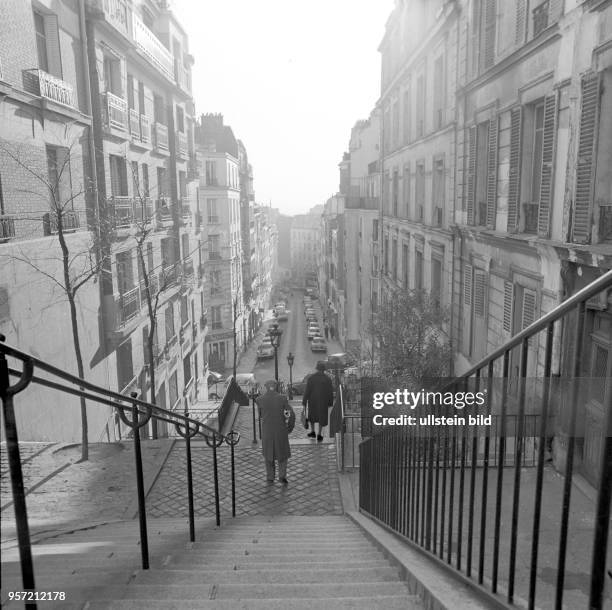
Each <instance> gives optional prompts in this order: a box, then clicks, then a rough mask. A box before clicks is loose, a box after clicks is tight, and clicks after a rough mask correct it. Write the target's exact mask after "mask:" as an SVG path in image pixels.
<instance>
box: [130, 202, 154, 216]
mask: <svg viewBox="0 0 612 610" xmlns="http://www.w3.org/2000/svg"><path fill="white" fill-rule="evenodd" d="M133 218H134V221H135V222H143V221H149V220H151V219H152V218H153V202H152V201H151V199H149V198H148V197H143V198H136V199H134V215H133Z"/></svg>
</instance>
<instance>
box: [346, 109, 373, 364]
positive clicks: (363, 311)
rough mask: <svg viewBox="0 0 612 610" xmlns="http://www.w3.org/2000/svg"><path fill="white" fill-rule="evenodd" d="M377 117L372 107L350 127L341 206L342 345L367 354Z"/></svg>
mask: <svg viewBox="0 0 612 610" xmlns="http://www.w3.org/2000/svg"><path fill="white" fill-rule="evenodd" d="M379 143H380V120H379V114H378V112H377V111H373V112H372V114H371V115H370V117H369V118H368V119H367V120H362V121H357V123H355V125H354V127H353V129H352V130H351V138H350V142H349V150H348V155H347V162H348V163H347V164H346V166H347V170H348V172H347V177H348V185H347V186H348V193H347V199H346V206H345V210H344V217H345V231H346V238H345V248H346V256H345V260H346V294H347V295H348V298H347V299H346V308H345V311H346V345H345V348H346V350H347V351H350V352H351V353H354V354H355V355H360V357H361V358H362V359H363V360H368V359H369V358H371V353H372V339H371V334H370V332H369V327H370V324H371V321H372V316H373V315H374V314H375V313H376V306H377V304H378V303H377V301H378V298H377V295H378V292H379V279H380V278H379V272H380V264H379V260H380V253H379V234H380V231H379V222H380V218H379V207H380V172H379V167H380V160H379V157H380V152H379Z"/></svg>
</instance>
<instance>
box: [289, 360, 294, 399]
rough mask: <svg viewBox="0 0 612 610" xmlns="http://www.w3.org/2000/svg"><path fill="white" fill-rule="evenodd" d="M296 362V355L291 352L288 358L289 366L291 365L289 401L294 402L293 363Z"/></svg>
mask: <svg viewBox="0 0 612 610" xmlns="http://www.w3.org/2000/svg"><path fill="white" fill-rule="evenodd" d="M294 360H295V357H294V355H293V354H292V353H291V352H289V355H288V356H287V364H288V365H289V400H293V361H294Z"/></svg>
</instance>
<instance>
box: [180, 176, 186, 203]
mask: <svg viewBox="0 0 612 610" xmlns="http://www.w3.org/2000/svg"><path fill="white" fill-rule="evenodd" d="M178 187H179V197H180V198H181V199H186V198H187V174H186V173H185V172H182V171H179V173H178Z"/></svg>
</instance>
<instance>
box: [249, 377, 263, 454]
mask: <svg viewBox="0 0 612 610" xmlns="http://www.w3.org/2000/svg"><path fill="white" fill-rule="evenodd" d="M248 396H249V398H250V399H251V400H252V401H253V444H254V445H256V444H257V431H256V428H255V399H256V398H257V397H258V396H259V392H258V391H257V390H256V389H255V388H254V387H253V388H251V389H250V390H249V394H248ZM260 436H261V434H260Z"/></svg>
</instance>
